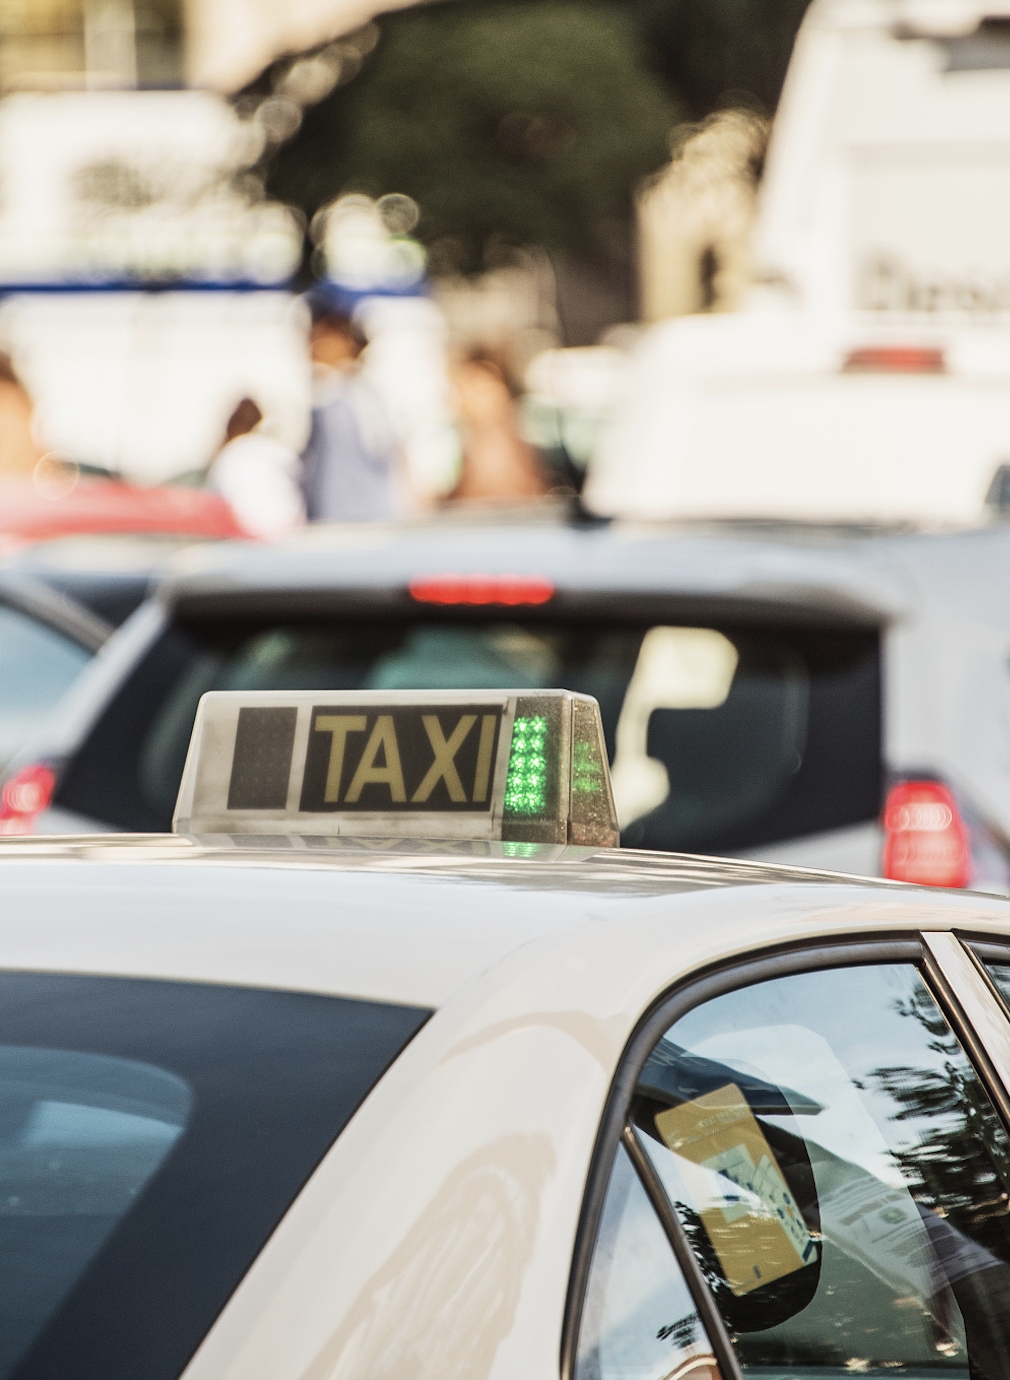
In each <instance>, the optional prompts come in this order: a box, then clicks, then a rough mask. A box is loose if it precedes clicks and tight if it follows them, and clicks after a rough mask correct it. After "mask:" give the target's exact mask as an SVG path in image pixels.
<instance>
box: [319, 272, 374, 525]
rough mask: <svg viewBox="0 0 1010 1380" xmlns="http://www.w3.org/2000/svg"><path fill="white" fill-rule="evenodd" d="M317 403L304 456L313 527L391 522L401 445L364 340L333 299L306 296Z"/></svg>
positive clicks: (321, 296) (321, 295) (350, 319)
mask: <svg viewBox="0 0 1010 1380" xmlns="http://www.w3.org/2000/svg"><path fill="white" fill-rule="evenodd" d="M307 300H308V304H309V309H310V311H311V313H312V330H311V335H310V337H309V340H310V348H311V352H312V364H313V370H314V375H315V379H314V388H315V398H314V405H313V409H312V426H311V430H310V432H309V439H308V442H307V444H306V447H305V450H304V452H303V455H302V461H303V472H302V475H303V477H302V483H303V488H304V492H305V509H306V515H307V517H308V519H309V521H310V522H375V521H382V520H383V519H385V518H389V517H390V516H392V510H393V469H394V462H395V458H396V441H395V437H394V435H393V432H392V429H391V427H390V425H389V421H388V418H387V417H386V414H385V408H384V406H383V404H382V401H381V399H380V398H379V396H378V394H377V393H376V392H375V390H374V389H373V388H372V387H371V385H370V384H369V383H368V381H367V379H366V378H365V377H364V376H363V375H362V373H361V369H360V364H359V360H360V357H361V353H362V351H363V350H364V348H365V344H366V342H365V338H364V336H363V334H362V332H361V330H360V328H359V327H358V326H357V324H356V323H355V322H354V321H353V320H352V318H351V317H349V316H348V315H346V314H345V313H343V312H341V311H340V310H339V309H338V308H337V306H336V305H335V304H334V303H333V302H332V300H331V298H330V297H329V295H328V294H326V293H325V292H324V291H322V290H316V291H314V292H312V293H310V294H309V296H308V299H307Z"/></svg>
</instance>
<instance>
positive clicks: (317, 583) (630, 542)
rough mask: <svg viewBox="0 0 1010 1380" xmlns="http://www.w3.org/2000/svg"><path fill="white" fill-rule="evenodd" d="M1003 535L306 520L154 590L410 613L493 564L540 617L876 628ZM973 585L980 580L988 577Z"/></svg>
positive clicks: (239, 606) (182, 601) (236, 547)
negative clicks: (414, 586) (434, 589)
mask: <svg viewBox="0 0 1010 1380" xmlns="http://www.w3.org/2000/svg"><path fill="white" fill-rule="evenodd" d="M1008 545H1010V529H1007V528H1003V527H993V528H986V529H977V530H970V531H963V532H949V533H942V534H941V533H926V532H917V531H913V530H909V531H895V530H893V529H874V528H867V527H859V526H846V525H831V526H823V527H820V526H817V525H810V524H790V523H724V524H719V523H701V522H699V523H680V524H654V525H650V524H646V523H630V522H628V523H621V522H614V523H595V524H581V525H580V524H572V523H567V524H564V523H557V522H544V521H540V522H536V521H529V522H526V523H523V522H519V521H508V522H505V521H499V522H494V521H490V520H489V521H485V522H480V523H477V522H474V523H470V524H460V523H439V522H432V523H403V524H368V523H360V524H355V525H353V526H343V527H341V526H327V525H313V526H312V527H310V528H309V529H307V530H304V531H302V532H301V533H298V534H296V535H295V536H293V537H290V538H287V539H285V540H283V541H279V542H276V543H272V544H271V545H269V546H264V545H262V544H261V545H254V544H251V543H248V544H247V543H234V544H229V545H227V546H217V547H213V548H211V547H204V548H197V549H193V550H190V551H188V552H185V553H182V555H181V556H180V557H179V558H178V560H177V561H176V562H175V563H174V564H173V567H172V571H171V573H170V574H169V576H168V577H167V579H166V580H165V582H164V583H163V585H162V588H161V598H162V599H163V600H164V601H165V602H166V603H167V604H168V605H170V606H172V607H175V608H177V609H178V610H179V611H180V613H181V614H182V616H198V617H214V616H219V615H220V616H228V617H230V616H242V617H264V616H265V617H272V616H283V615H284V614H286V613H288V612H293V611H297V612H299V613H303V614H304V613H311V612H313V611H316V610H317V611H318V612H320V613H325V612H327V610H328V609H329V608H332V606H333V605H332V600H333V599H334V598H336V599H338V600H339V602H340V605H341V607H342V608H343V607H348V606H351V605H354V604H355V603H360V605H361V608H362V610H363V611H364V610H367V611H369V612H374V613H376V614H379V613H381V614H382V615H383V616H385V617H390V616H396V615H397V614H411V615H413V616H416V615H417V613H418V611H419V609H422V608H423V607H425V606H424V605H421V604H418V603H417V602H415V600H414V599H412V598H411V596H410V594H409V586H410V584H411V582H412V581H413V580H416V579H419V578H429V579H430V578H431V577H437V576H438V575H440V574H444V573H445V572H452V573H453V574H463V575H467V574H474V575H476V574H481V573H486V572H492V573H501V574H504V573H509V574H513V573H514V574H518V575H535V576H538V577H543V578H545V579H546V580H548V581H550V583H551V584H552V585H553V586H554V588H555V591H556V595H555V597H554V598H553V599H552V600H551V602H550V604H549V605H548V606H547V607H546V608H543V609H541V610H540V611H539V612H540V613H542V614H544V615H545V616H547V615H550V614H551V613H555V612H557V613H562V612H566V611H574V610H575V609H576V608H577V607H578V603H579V601H580V600H585V599H590V600H592V601H593V604H594V611H595V612H597V613H598V612H599V602H600V600H601V599H604V600H607V601H608V603H609V606H610V607H612V609H613V612H614V614H615V615H617V616H622V615H624V616H627V615H628V614H629V613H631V614H634V613H635V612H640V613H642V616H646V617H647V616H649V611H648V610H647V609H645V608H644V606H643V605H641V603H640V602H639V601H641V599H642V598H643V597H649V596H655V597H656V598H657V599H660V600H667V601H668V600H669V599H670V598H671V597H673V598H676V597H678V596H683V598H684V599H685V600H689V601H690V603H691V606H692V608H693V609H698V608H701V609H705V608H711V610H712V614H713V616H715V614H716V613H719V614H720V615H721V616H723V617H727V618H732V617H736V616H739V617H741V618H744V619H747V618H754V617H759V618H761V617H768V616H781V615H783V614H785V615H787V616H791V617H794V618H798V619H812V620H814V621H816V622H817V623H823V622H830V621H832V620H834V621H840V622H842V623H845V624H852V623H855V624H862V625H879V624H880V623H881V622H882V621H886V620H888V619H890V618H893V617H897V616H900V614H901V613H902V612H903V611H905V610H906V609H907V608H908V607H909V606H910V604H911V603H912V602H914V599H915V588H916V585H917V584H918V583H919V582H920V580H924V581H926V582H928V581H929V579H930V578H932V577H934V576H936V575H937V574H938V572H939V571H941V569H942V572H943V579H944V580H945V581H946V582H948V583H949V581H950V579H951V577H952V576H953V578H954V579H955V580H958V581H959V583H962V582H963V581H965V580H969V579H970V577H971V572H972V570H973V569H979V568H980V566H979V562H980V561H983V560H984V559H985V558H986V556H987V554H988V555H989V556H990V558H991V559H998V560H1004V559H1005V558H1006V555H1007V551H1006V548H1007V546H1008ZM959 577H960V578H959ZM978 583H979V584H980V586H981V585H983V584H984V585H985V586H987V587H988V585H989V579H988V576H986V577H985V579H984V580H979V581H978ZM628 596H633V597H634V599H635V601H636V603H635V605H631V604H630V603H628V602H626V601H627V597H628ZM428 607H429V609H431V610H434V609H435V608H436V606H434V605H431V606H428ZM528 612H529V610H528V609H522V610H519V611H518V612H517V615H516V616H518V615H519V614H521V615H525V614H526V613H528ZM534 612H536V611H534ZM706 616H707V615H706Z"/></svg>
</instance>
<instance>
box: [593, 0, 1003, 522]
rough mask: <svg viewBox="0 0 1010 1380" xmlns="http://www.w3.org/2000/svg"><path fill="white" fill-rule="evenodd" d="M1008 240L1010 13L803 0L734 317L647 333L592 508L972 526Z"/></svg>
mask: <svg viewBox="0 0 1010 1380" xmlns="http://www.w3.org/2000/svg"><path fill="white" fill-rule="evenodd" d="M1008 225H1010V3H1007V0H1001V3H994V4H990V5H979V4H977V3H974V2H973V0H968V2H967V3H964V2H963V0H891V2H890V3H885V0H814V4H813V5H812V6H811V8H810V10H809V11H808V15H807V18H806V19H805V21H804V24H803V26H802V28H801V31H800V35H799V37H798V39H797V43H796V49H795V52H794V55H793V60H792V64H791V66H790V70H789V76H788V79H787V82H786V88H785V91H784V93H783V99H782V104H781V108H780V112H779V115H778V117H777V119H776V123H775V129H774V132H773V136H772V142H771V146H770V149H769V155H768V162H767V170H766V174H765V178H764V182H763V186H762V193H761V205H760V211H759V215H758V221H757V226H756V230H755V236H754V261H755V284H756V285H755V288H754V290H753V292H752V294H751V297H750V299H749V301H748V305H747V309H745V310H744V311H741V312H738V313H735V314H732V315H729V314H727V315H722V316H719V315H713V316H703V317H688V318H681V319H679V320H675V321H671V322H668V323H666V324H664V325H661V326H658V327H656V328H654V329H653V330H652V331H650V332H649V333H648V334H647V335H646V336H645V337H644V338H643V340H642V341H641V343H640V344H639V346H638V348H637V350H636V352H635V354H634V356H633V358H632V360H631V364H630V369H629V373H628V378H627V384H626V395H625V400H624V403H623V405H622V406H621V407H620V408H619V409H618V411H617V414H616V418H615V421H614V423H613V425H612V426H611V427H610V428H609V430H608V432H607V433H606V435H605V436H604V438H603V440H602V441H601V444H600V446H599V448H598V450H597V453H596V456H595V458H594V463H593V466H592V471H591V474H590V476H589V480H588V482H587V485H586V490H585V497H586V502H587V504H588V506H589V507H591V508H593V509H596V510H598V511H600V512H603V513H610V514H622V515H634V516H650V517H655V516H691V517H741V516H756V517H765V516H769V517H789V518H799V519H814V520H825V519H827V520H843V521H864V520H873V521H879V520H884V521H905V520H909V521H913V522H919V523H923V522H925V523H928V524H950V523H954V524H960V523H972V522H976V521H978V520H979V518H980V517H981V516H982V515H983V514H984V513H985V511H986V498H987V496H989V497H990V499H991V500H993V501H995V500H996V499H998V497H999V495H1000V494H1001V493H1002V492H1003V489H1004V485H1003V483H1002V479H1001V477H1000V476H1001V467H1002V466H1003V465H1004V463H1005V462H1007V461H1008V460H1010V236H1008V235H1007V233H1006V232H1007V226H1008ZM1007 478H1008V480H1010V471H1007ZM1005 487H1006V489H1007V490H1008V491H1010V482H1008V483H1007V485H1006V486H1005Z"/></svg>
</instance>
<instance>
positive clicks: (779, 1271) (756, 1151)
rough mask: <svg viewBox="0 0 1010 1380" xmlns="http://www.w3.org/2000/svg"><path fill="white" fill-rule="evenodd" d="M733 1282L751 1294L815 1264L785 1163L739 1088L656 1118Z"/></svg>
mask: <svg viewBox="0 0 1010 1380" xmlns="http://www.w3.org/2000/svg"><path fill="white" fill-rule="evenodd" d="M656 1129H657V1130H658V1132H659V1134H660V1135H661V1136H662V1138H663V1141H664V1142H665V1144H666V1145H667V1146H668V1147H669V1149H670V1150H672V1151H673V1153H674V1154H675V1155H677V1156H678V1157H679V1159H680V1162H681V1163H680V1168H681V1172H682V1174H683V1177H684V1179H685V1181H686V1184H687V1187H688V1188H689V1190H690V1192H691V1194H692V1197H693V1198H694V1201H695V1203H696V1204H697V1205H698V1209H699V1216H700V1218H701V1222H702V1225H703V1226H704V1228H705V1230H706V1232H707V1233H708V1236H709V1239H710V1240H711V1242H712V1246H713V1249H714V1250H715V1253H716V1256H717V1257H718V1260H719V1264H720V1266H721V1267H722V1271H723V1273H724V1274H725V1276H726V1282H727V1284H728V1285H729V1287H730V1289H731V1290H732V1292H733V1293H734V1294H737V1295H742V1294H748V1293H750V1292H751V1290H753V1289H759V1288H761V1287H762V1286H764V1285H766V1284H770V1283H772V1281H773V1280H776V1279H781V1278H782V1277H783V1276H784V1275H789V1274H792V1273H793V1272H794V1271H796V1270H802V1269H803V1267H804V1266H805V1265H809V1264H810V1263H811V1262H812V1261H813V1260H814V1259H815V1252H816V1246H815V1243H814V1239H813V1237H812V1236H811V1235H810V1232H809V1231H808V1230H807V1226H806V1223H805V1222H804V1220H803V1216H802V1214H801V1213H800V1210H799V1208H798V1207H797V1205H796V1202H795V1200H794V1199H793V1196H792V1193H791V1192H790V1191H789V1187H788V1185H787V1183H786V1180H785V1176H784V1175H783V1173H782V1170H781V1169H780V1167H779V1163H778V1160H777V1159H776V1157H775V1153H774V1151H773V1150H772V1148H771V1146H770V1145H769V1144H768V1141H767V1139H766V1138H765V1136H764V1133H763V1132H762V1130H761V1128H760V1126H759V1125H758V1123H757V1121H756V1119H755V1117H754V1113H753V1112H752V1111H751V1109H750V1107H749V1106H748V1104H747V1101H746V1099H745V1097H744V1095H743V1093H742V1092H741V1091H740V1089H739V1088H738V1087H737V1085H736V1084H735V1083H728V1084H726V1086H725V1087H722V1088H719V1089H717V1090H716V1091H715V1092H711V1093H706V1094H704V1096H702V1097H698V1098H695V1099H694V1100H693V1101H691V1102H684V1103H682V1104H681V1105H680V1106H678V1107H671V1108H669V1109H668V1110H667V1111H664V1112H659V1113H657V1115H656Z"/></svg>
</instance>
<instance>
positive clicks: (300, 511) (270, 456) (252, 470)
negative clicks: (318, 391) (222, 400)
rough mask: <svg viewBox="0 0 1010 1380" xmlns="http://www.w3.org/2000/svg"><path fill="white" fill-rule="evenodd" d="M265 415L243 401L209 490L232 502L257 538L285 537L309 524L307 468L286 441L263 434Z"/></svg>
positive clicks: (231, 419)
mask: <svg viewBox="0 0 1010 1380" xmlns="http://www.w3.org/2000/svg"><path fill="white" fill-rule="evenodd" d="M262 420H263V413H262V412H261V411H260V408H259V406H258V405H257V404H256V403H255V402H254V401H253V399H252V398H243V399H242V401H241V402H240V403H239V404H238V406H237V407H236V408H235V411H234V412H233V413H232V414H231V417H229V419H228V424H227V426H226V427H225V440H224V445H223V446H222V447H221V449H220V451H219V452H218V454H217V458H216V459H215V460H214V462H213V464H212V465H211V467H210V472H209V473H208V475H207V485H208V487H209V488H211V489H215V490H216V491H217V492H218V493H219V494H221V496H222V497H223V498H225V499H227V501H228V503H229V504H230V505H231V508H232V511H233V512H234V514H235V516H236V518H237V519H238V521H239V523H240V524H241V526H242V527H244V528H245V530H246V531H247V532H248V533H249V535H250V536H251V537H261V538H263V539H265V540H268V541H269V540H270V539H271V538H274V537H282V536H284V535H285V533H287V532H290V531H291V530H292V529H293V528H295V527H299V526H301V524H302V523H303V522H304V521H305V501H304V499H303V497H302V489H301V462H300V460H299V458H298V456H297V455H296V454H295V452H294V451H293V450H291V449H289V447H287V446H285V445H284V444H283V443H282V442H281V441H277V440H275V439H274V438H273V437H272V436H267V435H266V434H265V433H264V432H262V431H260V430H259V425H260V422H262Z"/></svg>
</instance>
